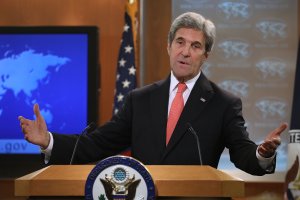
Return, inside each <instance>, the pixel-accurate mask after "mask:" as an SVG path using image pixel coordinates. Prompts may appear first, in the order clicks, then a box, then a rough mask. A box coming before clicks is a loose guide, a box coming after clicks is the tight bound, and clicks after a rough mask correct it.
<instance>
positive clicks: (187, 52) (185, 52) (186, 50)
mask: <svg viewBox="0 0 300 200" xmlns="http://www.w3.org/2000/svg"><path fill="white" fill-rule="evenodd" d="M190 51H191V46H190V45H185V46H184V47H183V49H182V55H183V56H184V57H188V56H190V54H191V52H190Z"/></svg>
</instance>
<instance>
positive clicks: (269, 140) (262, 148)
mask: <svg viewBox="0 0 300 200" xmlns="http://www.w3.org/2000/svg"><path fill="white" fill-rule="evenodd" d="M287 127H288V125H287V123H282V124H281V125H280V126H279V127H277V128H276V129H274V130H273V131H271V132H270V133H269V134H268V135H267V137H266V138H265V140H264V142H263V143H262V144H260V145H259V147H258V153H259V154H260V155H261V156H262V157H264V158H269V157H271V156H273V155H274V154H275V152H276V149H277V148H278V146H279V145H280V144H281V139H280V135H281V133H282V132H283V131H284V130H285V129H286V128H287Z"/></svg>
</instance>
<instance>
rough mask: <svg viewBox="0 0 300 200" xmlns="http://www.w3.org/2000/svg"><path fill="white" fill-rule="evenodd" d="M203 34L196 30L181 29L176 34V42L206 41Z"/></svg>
mask: <svg viewBox="0 0 300 200" xmlns="http://www.w3.org/2000/svg"><path fill="white" fill-rule="evenodd" d="M203 36H204V35H203V32H202V31H200V30H196V29H188V28H180V29H178V30H177V31H176V33H175V38H174V39H175V40H177V39H184V40H186V41H189V42H191V43H194V42H199V43H202V42H203V41H204V37H203Z"/></svg>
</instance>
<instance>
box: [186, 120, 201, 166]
mask: <svg viewBox="0 0 300 200" xmlns="http://www.w3.org/2000/svg"><path fill="white" fill-rule="evenodd" d="M186 125H187V127H188V130H189V132H191V133H192V134H193V135H194V136H195V139H196V141H197V149H198V156H199V163H200V165H203V162H202V156H201V148H200V142H199V137H198V135H197V133H196V131H195V130H194V129H193V127H192V125H191V124H190V123H189V122H187V123H186Z"/></svg>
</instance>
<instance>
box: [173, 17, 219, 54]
mask: <svg viewBox="0 0 300 200" xmlns="http://www.w3.org/2000/svg"><path fill="white" fill-rule="evenodd" d="M180 28H191V29H195V30H199V31H202V32H203V33H204V37H205V51H206V52H210V51H211V50H212V48H213V45H214V42H215V38H216V27H215V25H214V24H213V22H212V21H210V20H209V19H205V18H204V17H203V16H202V15H200V14H198V13H194V12H186V13H183V14H181V15H179V16H178V17H177V18H176V19H175V20H174V21H173V23H172V25H171V27H170V31H169V34H168V43H169V45H170V44H171V43H172V42H173V40H174V38H175V34H176V32H177V31H178V29H180Z"/></svg>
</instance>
